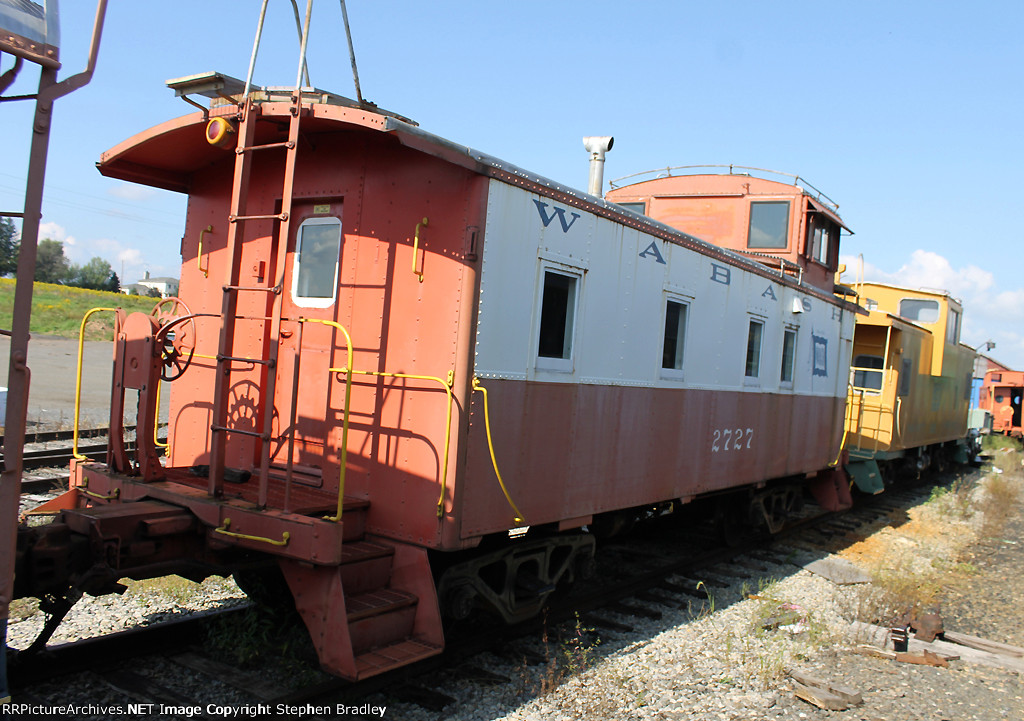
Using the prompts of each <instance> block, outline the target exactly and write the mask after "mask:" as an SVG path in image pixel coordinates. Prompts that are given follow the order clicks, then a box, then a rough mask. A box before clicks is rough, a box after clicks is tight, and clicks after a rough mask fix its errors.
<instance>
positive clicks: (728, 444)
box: [711, 428, 754, 453]
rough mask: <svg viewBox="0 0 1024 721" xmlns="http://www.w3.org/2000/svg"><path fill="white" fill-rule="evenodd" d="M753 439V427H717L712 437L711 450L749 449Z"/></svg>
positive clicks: (715, 451)
mask: <svg viewBox="0 0 1024 721" xmlns="http://www.w3.org/2000/svg"><path fill="white" fill-rule="evenodd" d="M753 440H754V429H753V428H736V429H732V428H715V429H714V434H713V436H712V439H711V452H712V453H718V452H719V451H742V450H749V449H750V444H751V443H752V442H753Z"/></svg>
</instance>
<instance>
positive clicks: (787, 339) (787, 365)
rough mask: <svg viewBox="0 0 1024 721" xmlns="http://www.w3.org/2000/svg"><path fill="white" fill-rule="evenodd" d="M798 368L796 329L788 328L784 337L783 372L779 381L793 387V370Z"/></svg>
mask: <svg viewBox="0 0 1024 721" xmlns="http://www.w3.org/2000/svg"><path fill="white" fill-rule="evenodd" d="M795 366H796V328H786V330H785V332H784V333H783V335H782V371H781V373H780V375H779V380H780V381H782V382H783V383H785V384H788V385H789V386H792V385H793V369H794V367H795Z"/></svg>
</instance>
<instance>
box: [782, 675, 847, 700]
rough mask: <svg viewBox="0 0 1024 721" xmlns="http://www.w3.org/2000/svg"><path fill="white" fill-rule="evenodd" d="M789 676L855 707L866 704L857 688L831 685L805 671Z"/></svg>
mask: <svg viewBox="0 0 1024 721" xmlns="http://www.w3.org/2000/svg"><path fill="white" fill-rule="evenodd" d="M789 676H790V678H792V679H793V680H794V681H796V682H798V683H801V684H803V685H804V686H809V687H811V688H818V689H822V690H824V691H828V692H829V693H830V694H833V695H835V696H838V697H839V698H841V699H842V700H843V701H845V702H846V703H848V704H851V705H854V706H855V705H857V704H862V703H864V697H863V696H862V695H861V693H860V691H858V690H857V689H855V688H851V687H849V686H843V685H841V684H837V683H830V682H829V681H826V680H825V679H821V678H818V677H817V676H811V675H810V674H807V673H804V672H803V671H790V672H789Z"/></svg>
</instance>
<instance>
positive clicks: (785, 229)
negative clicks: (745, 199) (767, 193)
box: [747, 200, 789, 250]
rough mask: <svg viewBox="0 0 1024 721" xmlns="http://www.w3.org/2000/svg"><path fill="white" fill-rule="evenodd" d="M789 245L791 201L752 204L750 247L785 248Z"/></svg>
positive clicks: (749, 231)
mask: <svg viewBox="0 0 1024 721" xmlns="http://www.w3.org/2000/svg"><path fill="white" fill-rule="evenodd" d="M788 245H789V201H788V200H778V201H768V202H764V201H761V202H757V201H755V202H753V203H751V204H750V228H749V230H748V231H747V247H748V248H769V249H777V250H781V249H785V248H786V247H787V246H788Z"/></svg>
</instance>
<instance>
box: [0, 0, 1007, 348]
mask: <svg viewBox="0 0 1024 721" xmlns="http://www.w3.org/2000/svg"><path fill="white" fill-rule="evenodd" d="M61 5H62V7H61V9H62V37H63V42H62V58H63V60H64V71H63V72H62V77H66V76H67V75H69V74H71V73H73V72H77V70H78V69H80V68H81V67H82V66H83V65H84V62H85V54H86V49H87V44H88V40H89V28H90V27H91V23H92V16H93V12H94V10H95V3H94V2H92V1H91V0H65V2H63V3H61ZM348 6H349V7H348V10H349V19H350V21H351V25H352V29H353V33H354V38H355V45H356V54H357V59H358V61H359V71H360V80H361V83H362V87H363V94H364V96H366V97H367V98H368V99H370V100H373V101H375V102H377V103H378V104H379V105H381V106H382V107H385V108H388V109H391V110H394V111H396V112H399V113H401V114H403V115H406V116H409V117H411V118H413V119H414V120H416V121H417V122H419V123H420V125H421V126H422V127H423V128H424V129H426V130H429V131H431V132H433V133H436V134H438V135H441V136H443V137H446V138H449V139H451V140H453V141H456V142H459V143H462V144H465V145H469V146H471V147H474V148H477V149H479V150H482V151H484V152H487V153H490V154H492V155H496V156H498V157H500V158H502V159H504V160H507V161H509V162H512V163H515V164H517V165H520V166H522V167H524V168H527V169H529V170H531V171H534V172H537V173H540V174H542V175H545V176H547V177H550V178H552V179H553V180H557V181H559V182H562V183H565V184H567V185H571V186H574V187H578V188H585V187H586V183H587V156H586V153H585V151H584V150H583V146H582V142H581V137H582V136H584V135H614V136H615V147H614V148H613V150H612V151H611V152H610V153H609V154H608V160H607V166H606V173H605V178H606V180H609V179H613V178H616V177H619V176H623V175H628V174H631V173H635V172H640V171H644V170H650V169H653V168H657V167H665V166H672V165H690V164H699V163H714V164H718V163H725V164H728V163H735V164H738V165H748V166H755V167H761V168H770V169H775V170H780V171H785V172H789V173H794V174H799V175H800V176H802V177H804V178H806V179H807V180H809V181H810V182H811V183H813V184H814V185H815V186H817V187H818V188H821V189H822V190H823V191H824V192H825V193H827V194H828V195H829V196H830V197H831V198H833V199H834V200H836V201H837V202H838V203H839V204H840V213H841V214H842V216H843V218H844V220H845V221H846V223H847V225H849V227H850V228H852V229H853V230H854V232H855V235H854V236H852V237H844V239H843V256H844V260H846V261H847V262H848V263H849V264H850V265H851V266H852V265H853V264H854V263H856V262H857V260H856V259H857V256H858V254H863V257H864V261H865V274H866V277H867V278H868V279H875V280H883V281H890V282H900V283H902V284H905V285H913V286H927V287H930V288H942V289H946V290H949V291H950V292H952V293H953V295H955V296H957V297H959V298H961V299H962V300H963V302H964V305H965V319H964V329H963V340H964V341H965V342H966V343H968V344H971V345H979V344H981V343H982V342H984V341H986V340H994V341H995V342H996V343H997V347H996V349H995V350H994V351H992V352H991V355H992V356H993V357H995V358H997V359H999V360H1001V361H1002V362H1004V363H1007V364H1010V365H1012V366H1015V367H1017V368H1024V279H1022V274H1021V269H1020V266H1021V263H1020V258H1021V248H1022V242H1024V226H1022V225H1021V224H1020V223H1019V222H1017V221H1016V218H1015V215H1016V212H1017V211H1018V210H1019V208H1020V202H1019V193H1018V190H1017V184H1018V182H1019V181H1018V175H1019V174H1020V169H1021V167H1022V165H1024V139H1022V133H1021V125H1022V119H1024V99H1022V89H1024V41H1022V39H1021V38H1022V35H1024V3H1021V2H1011V1H1006V2H985V1H984V0H982V1H981V2H977V3H973V4H970V5H968V4H965V3H961V2H955V3H954V2H950V1H948V0H938V1H932V2H917V1H915V2H902V3H894V2H875V1H874V0H863V1H862V2H857V3H821V2H787V1H786V0H780V1H777V2H770V3H769V2H714V3H712V2H707V1H706V0H702V1H700V2H696V1H695V2H688V1H677V2H636V3H623V2H607V1H603V0H592V1H591V2H575V1H570V0H565V1H563V2H550V1H549V2H535V1H534V0H520V1H518V2H514V3H493V2H481V1H480V0H447V1H445V0H441V1H437V2H430V3H425V2H413V1H412V0H392V1H391V2H388V3H382V2H380V1H379V0H375V1H371V0H348ZM258 7H259V2H257V0H204V1H203V2H199V1H196V0H177V1H176V2H173V3H172V2H129V1H128V0H110V7H109V9H108V13H107V25H106V28H105V31H104V37H103V46H102V49H101V52H100V62H99V67H98V69H97V72H96V76H95V78H94V80H93V82H92V84H90V85H89V86H87V87H86V88H83V89H82V90H79V91H77V92H76V93H74V94H72V95H70V96H68V97H66V98H64V99H62V100H60V101H59V102H58V104H57V108H56V111H55V117H54V126H53V139H52V143H51V150H50V163H49V169H48V174H47V192H46V198H45V202H44V208H43V213H44V217H43V222H44V226H43V228H44V231H45V233H44V235H48V236H49V237H54V238H56V239H60V240H63V241H64V242H65V244H66V246H65V248H66V253H67V255H68V256H69V257H70V258H71V259H72V260H73V261H74V262H77V263H84V262H86V261H88V260H89V259H90V258H92V257H93V256H96V255H98V256H101V257H103V258H105V259H107V260H108V261H109V262H110V263H111V265H112V266H113V268H114V270H115V271H117V272H118V273H119V274H121V270H122V268H123V269H124V273H123V277H122V282H133V281H135V280H137V279H138V278H140V277H141V276H142V273H143V272H144V271H145V270H149V271H150V272H151V273H152V274H153V275H177V274H178V270H177V269H178V266H179V264H180V259H179V257H178V248H179V242H180V238H181V233H182V228H183V223H184V208H185V202H184V197H182V196H180V195H177V194H173V193H167V192H163V191H156V190H151V189H147V188H142V187H137V186H131V185H128V184H124V183H120V182H115V181H110V180H107V179H105V178H103V177H101V176H100V175H99V174H98V173H97V171H96V170H95V167H94V164H95V162H96V160H97V159H98V158H99V156H100V153H101V152H102V151H104V150H106V149H108V148H110V147H112V146H114V145H115V144H117V143H118V142H120V141H121V140H124V139H125V138H127V137H129V136H131V135H132V134H134V133H136V132H139V131H141V130H144V129H146V128H147V127H150V126H152V125H155V124H157V123H159V122H162V121H163V120H166V119H168V118H171V117H174V116H176V115H182V114H185V113H187V112H189V110H190V108H189V106H187V105H185V104H184V103H183V102H182V101H181V100H178V99H176V98H174V96H173V93H172V92H171V91H169V90H167V88H166V87H165V86H164V82H165V81H166V80H167V79H168V78H173V77H179V76H183V75H188V74H192V73H196V72H202V71H207V70H219V71H221V72H224V73H227V74H229V75H234V76H236V77H244V75H245V71H246V68H247V65H248V61H249V55H250V51H251V47H252V38H253V32H254V30H255V26H256V14H257V10H258ZM297 56H298V44H297V40H296V35H295V29H294V20H293V19H292V17H291V9H290V3H288V2H286V0H272V2H271V13H270V17H269V20H268V27H267V29H266V32H265V35H264V44H263V47H262V48H261V54H260V60H259V62H258V64H257V71H256V78H255V79H256V81H257V82H258V83H260V84H264V85H288V84H292V83H294V80H295V71H296V61H297ZM10 62H11V61H10V58H9V56H5V57H4V59H3V63H2V66H0V69H4V70H5V69H7V68H8V67H9V66H10ZM310 72H311V75H312V80H313V84H314V85H316V86H318V87H321V88H323V89H325V90H331V91H333V92H338V93H341V94H345V95H354V90H353V86H352V79H351V73H350V70H349V61H348V55H347V50H346V47H345V42H344V29H343V27H342V25H341V19H340V11H339V6H338V3H337V2H333V1H331V2H326V1H325V0H320V1H319V2H317V3H316V8H315V10H314V30H313V33H312V36H311V40H310ZM36 82H37V73H36V71H35V70H34V68H31V67H27V68H26V69H25V70H24V71H23V72H22V76H21V78H20V79H19V81H18V83H17V84H16V85H15V86H14V88H12V89H11V90H9V91H8V93H9V94H10V93H17V92H30V91H31V90H32V89H34V86H35V83H36ZM17 105H20V106H23V107H15V104H11V103H5V104H4V105H2V106H0V137H3V138H4V144H3V155H4V158H5V160H6V162H4V163H3V164H2V165H0V205H2V206H3V207H4V208H5V209H20V206H21V203H22V192H23V172H24V168H25V157H26V154H27V148H28V143H29V133H30V111H31V107H30V105H29V104H28V103H21V104H17Z"/></svg>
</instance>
